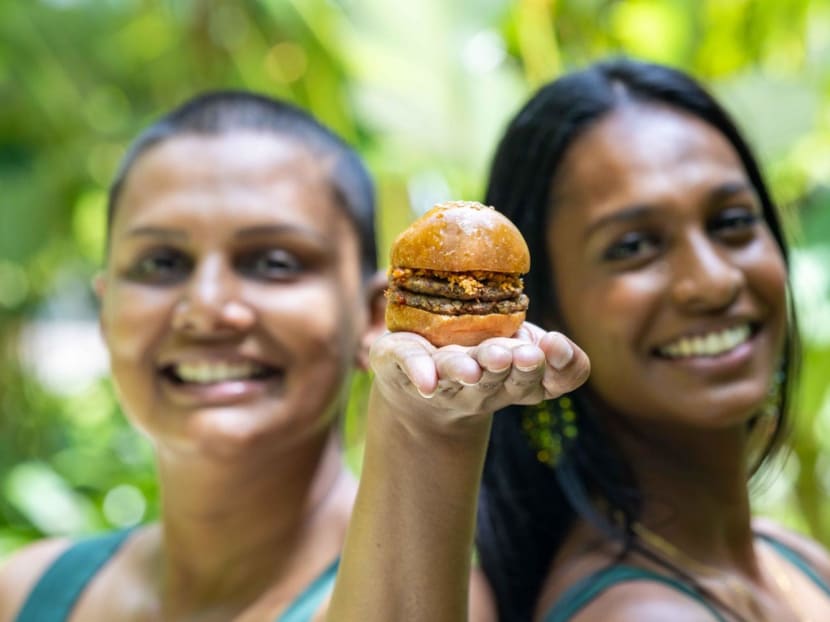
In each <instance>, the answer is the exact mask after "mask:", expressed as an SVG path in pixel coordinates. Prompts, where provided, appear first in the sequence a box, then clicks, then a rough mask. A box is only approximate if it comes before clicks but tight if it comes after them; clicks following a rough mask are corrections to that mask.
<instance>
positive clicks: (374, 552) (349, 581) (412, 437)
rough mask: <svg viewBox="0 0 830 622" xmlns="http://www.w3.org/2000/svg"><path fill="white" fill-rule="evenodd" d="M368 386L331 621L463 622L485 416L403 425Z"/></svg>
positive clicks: (390, 405) (487, 428)
mask: <svg viewBox="0 0 830 622" xmlns="http://www.w3.org/2000/svg"><path fill="white" fill-rule="evenodd" d="M393 408H394V404H393V403H390V402H389V401H387V400H385V399H384V398H383V396H382V395H381V394H380V393H379V392H378V391H377V390H374V389H373V391H372V395H371V398H370V407H369V422H368V427H367V439H366V449H365V457H364V462H363V471H362V476H361V482H360V490H359V493H358V497H357V502H356V504H355V510H354V513H353V515H352V521H351V525H350V527H349V533H348V537H347V542H346V546H345V550H344V554H343V559H342V562H341V567H340V571H339V573H338V579H337V587H336V589H335V593H334V596H333V598H332V602H331V606H330V608H329V616H328V619H329V620H330V621H331V622H358V621H359V622H372V621H373V620H377V621H382V622H388V621H389V620H406V621H407V622H418V621H421V620H422V621H424V622H443V621H447V622H465V621H466V619H467V602H468V600H467V591H468V585H469V573H470V557H471V550H472V542H473V534H474V531H475V512H476V501H477V496H478V487H479V479H480V476H481V469H482V464H483V461H484V454H485V451H486V446H487V438H488V435H489V431H490V421H491V417H488V416H479V417H475V418H470V419H467V420H463V421H456V422H454V423H453V426H452V427H450V428H445V429H442V430H440V431H439V430H434V431H432V430H425V429H418V426H409V427H407V426H406V425H404V424H403V423H402V422H401V419H400V418H398V417H395V416H391V412H392V410H391V409H393Z"/></svg>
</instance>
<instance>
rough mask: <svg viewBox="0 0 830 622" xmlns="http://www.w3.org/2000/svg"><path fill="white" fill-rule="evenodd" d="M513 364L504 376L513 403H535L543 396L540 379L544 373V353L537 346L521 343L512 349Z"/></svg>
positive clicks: (505, 385)
mask: <svg viewBox="0 0 830 622" xmlns="http://www.w3.org/2000/svg"><path fill="white" fill-rule="evenodd" d="M512 354H513V365H512V367H511V370H510V374H509V375H508V376H507V378H505V381H504V387H505V391H506V392H507V394H508V395H509V396H510V397H511V399H512V401H513V402H514V403H521V404H527V403H536V402H538V401H541V400H542V399H543V398H544V394H545V389H544V386H543V385H542V379H543V377H544V373H545V368H546V365H545V353H544V352H543V351H542V350H541V349H540V348H538V347H536V346H533V345H530V344H523V345H520V346H517V347H515V348H514V349H513V351H512Z"/></svg>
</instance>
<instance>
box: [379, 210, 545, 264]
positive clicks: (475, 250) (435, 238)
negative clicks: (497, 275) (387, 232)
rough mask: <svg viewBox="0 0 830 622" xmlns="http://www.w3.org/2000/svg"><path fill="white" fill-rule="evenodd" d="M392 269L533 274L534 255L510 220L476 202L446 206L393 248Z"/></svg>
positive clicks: (424, 218)
mask: <svg viewBox="0 0 830 622" xmlns="http://www.w3.org/2000/svg"><path fill="white" fill-rule="evenodd" d="M390 259H391V265H392V266H393V267H401V268H422V269H427V270H442V271H445V272H469V271H472V270H484V271H487V272H508V273H515V274H525V273H526V272H528V271H529V270H530V252H529V251H528V248H527V244H526V243H525V240H524V238H523V237H522V234H521V233H519V230H518V229H517V228H516V226H515V225H514V224H513V223H512V222H510V221H509V220H508V219H507V217H505V216H504V215H503V214H501V213H499V212H497V211H496V210H495V209H493V208H492V207H487V206H485V205H482V204H481V203H476V202H474V201H449V202H447V203H440V204H438V205H436V206H435V207H433V208H432V209H431V210H429V211H428V212H427V213H426V214H424V215H423V216H421V217H420V218H419V219H418V220H416V221H415V222H413V223H412V224H411V225H410V226H409V227H408V228H407V229H406V230H404V231H403V233H401V234H400V235H399V236H398V237H397V239H396V240H395V241H394V242H393V243H392V249H391V257H390Z"/></svg>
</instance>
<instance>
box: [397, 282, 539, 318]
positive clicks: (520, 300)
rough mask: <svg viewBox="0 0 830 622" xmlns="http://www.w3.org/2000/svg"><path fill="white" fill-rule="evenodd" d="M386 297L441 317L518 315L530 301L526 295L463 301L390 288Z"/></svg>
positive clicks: (525, 309) (525, 308)
mask: <svg viewBox="0 0 830 622" xmlns="http://www.w3.org/2000/svg"><path fill="white" fill-rule="evenodd" d="M386 297H387V299H388V300H389V302H390V303H392V304H399V305H406V306H409V307H415V308H416V309H421V310H422V311H429V312H430V313H438V314H441V315H487V314H488V313H502V314H508V313H518V312H520V311H527V306H528V304H529V299H528V297H527V296H526V295H525V294H522V293H520V294H519V295H517V296H515V297H513V298H510V299H508V300H461V299H457V298H446V297H444V296H431V295H429V294H418V293H415V292H410V291H407V290H403V289H398V288H395V287H393V288H390V289H389V290H387V292H386Z"/></svg>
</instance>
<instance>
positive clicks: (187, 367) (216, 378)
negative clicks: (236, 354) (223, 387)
mask: <svg viewBox="0 0 830 622" xmlns="http://www.w3.org/2000/svg"><path fill="white" fill-rule="evenodd" d="M262 371H263V368H262V367H261V366H259V365H255V364H254V363H216V362H207V361H198V362H193V363H179V364H178V365H176V366H175V367H174V372H175V374H176V375H177V376H178V377H179V378H180V379H182V380H184V381H185V382H194V383H198V384H211V383H214V382H226V381H229V380H247V379H250V378H253V377H254V376H256V375H257V374H258V373H261V372H262Z"/></svg>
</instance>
